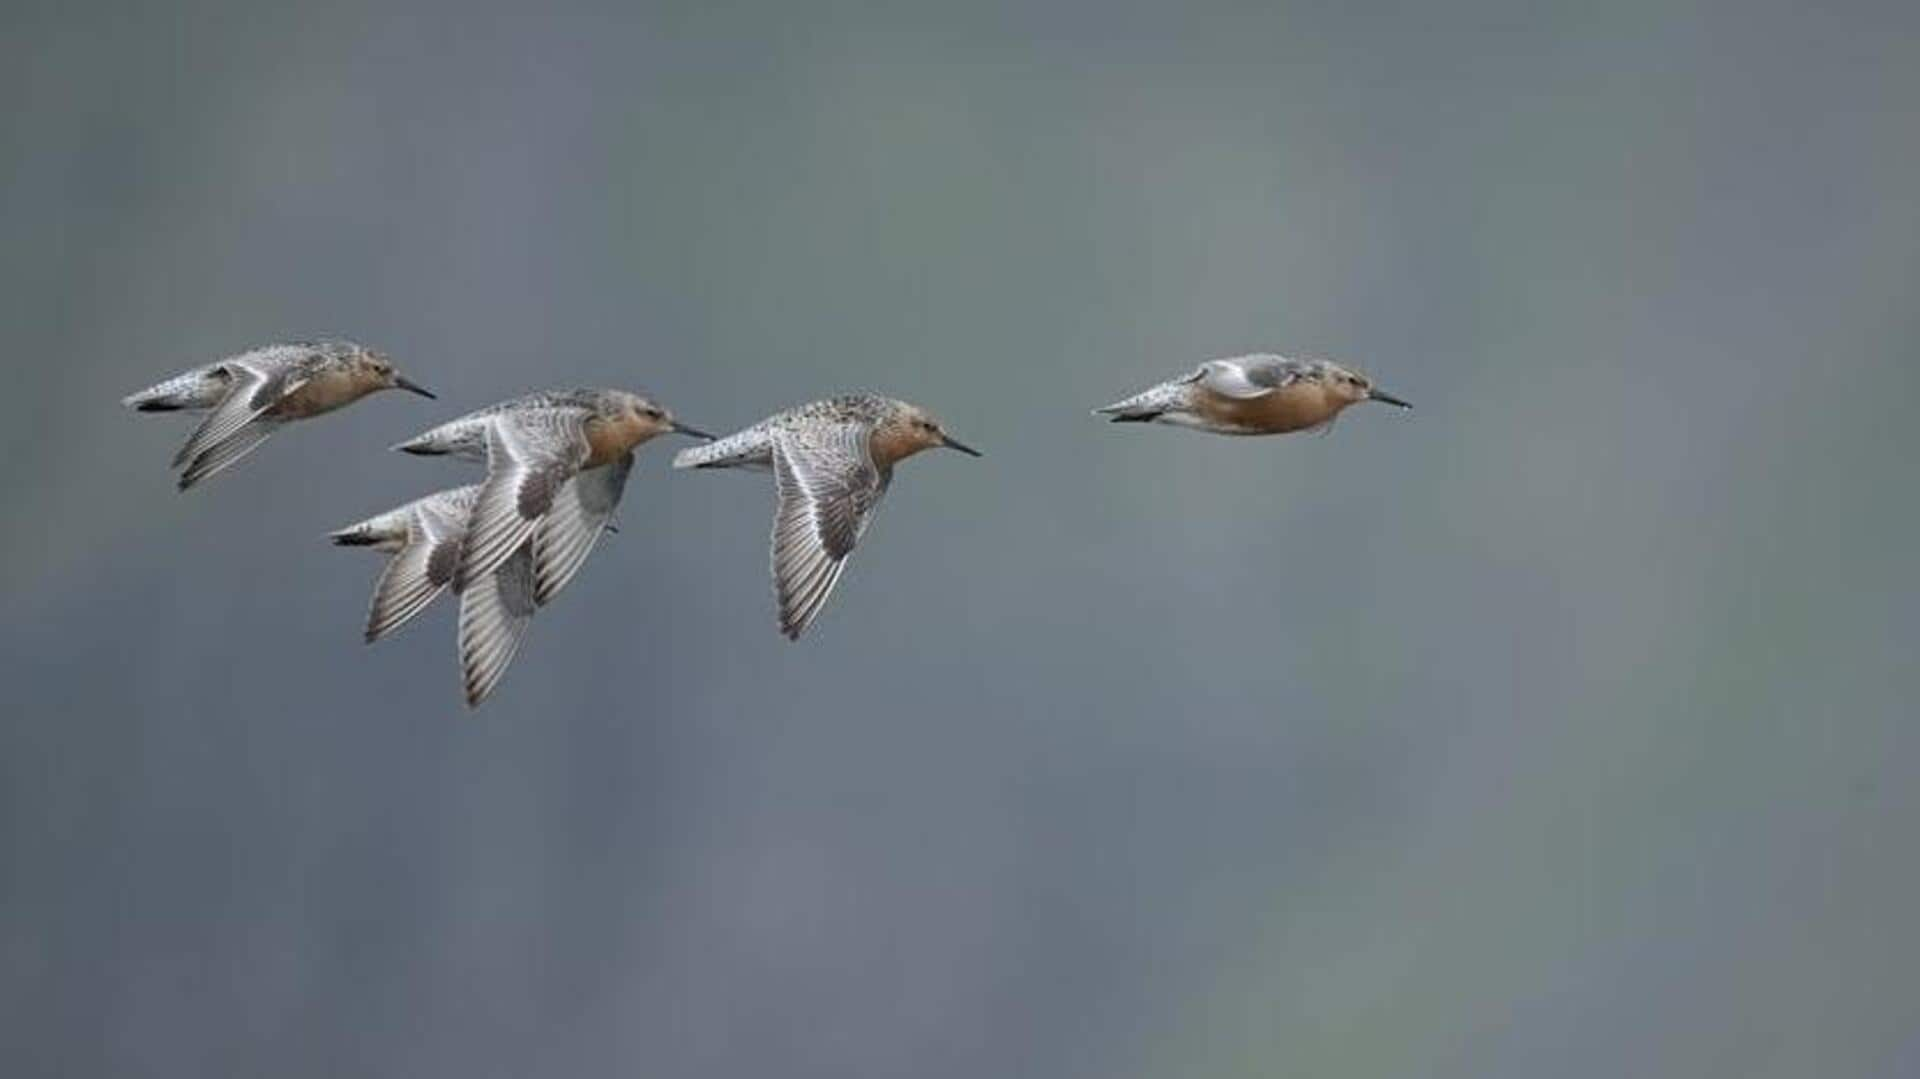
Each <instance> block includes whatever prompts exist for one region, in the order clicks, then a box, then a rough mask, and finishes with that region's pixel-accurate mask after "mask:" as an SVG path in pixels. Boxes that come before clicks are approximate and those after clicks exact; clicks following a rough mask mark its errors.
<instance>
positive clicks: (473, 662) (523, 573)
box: [460, 544, 536, 707]
mask: <svg viewBox="0 0 1920 1079" xmlns="http://www.w3.org/2000/svg"><path fill="white" fill-rule="evenodd" d="M535 606H536V605H535V603H534V599H533V551H532V548H531V547H530V546H529V545H527V544H522V545H520V546H519V547H517V548H515V549H514V550H513V552H512V553H511V554H510V555H509V556H508V558H507V559H506V561H504V562H502V563H501V564H500V565H499V567H498V568H497V569H496V570H495V571H494V572H493V573H491V574H488V575H487V576H486V577H484V578H480V579H476V580H475V581H473V582H472V583H471V584H470V585H468V586H467V588H466V590H465V591H463V592H461V593H460V673H461V678H462V681H463V683H464V686H465V689H466V695H467V705H468V706H469V707H478V706H479V704H480V702H481V701H484V700H486V699H487V696H488V695H489V694H491V693H492V692H493V689H494V687H495V686H497V685H499V684H500V678H501V676H502V675H504V674H506V673H507V667H508V666H509V665H510V664H512V663H513V657H514V655H515V654H516V653H518V652H519V651H520V642H521V641H522V640H524V639H525V638H526V635H527V627H528V626H529V625H530V624H532V622H533V612H534V608H535Z"/></svg>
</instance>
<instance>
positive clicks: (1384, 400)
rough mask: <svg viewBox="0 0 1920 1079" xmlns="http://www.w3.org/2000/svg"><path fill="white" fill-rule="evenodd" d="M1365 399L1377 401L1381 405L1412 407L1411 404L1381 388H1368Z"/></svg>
mask: <svg viewBox="0 0 1920 1079" xmlns="http://www.w3.org/2000/svg"><path fill="white" fill-rule="evenodd" d="M1367 400H1369V401H1378V402H1380V403H1381V404H1383V405H1392V406H1393V407H1395V408H1412V407H1413V406H1412V405H1410V404H1408V403H1406V402H1405V401H1402V400H1401V399H1399V398H1398V397H1395V396H1394V395H1392V394H1390V393H1387V392H1385V391H1383V390H1368V391H1367Z"/></svg>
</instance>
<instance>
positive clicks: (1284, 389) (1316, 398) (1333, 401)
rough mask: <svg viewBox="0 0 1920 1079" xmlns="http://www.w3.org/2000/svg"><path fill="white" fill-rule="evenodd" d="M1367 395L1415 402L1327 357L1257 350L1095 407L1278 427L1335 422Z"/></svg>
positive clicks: (1115, 415)
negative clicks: (1302, 357) (1295, 356)
mask: <svg viewBox="0 0 1920 1079" xmlns="http://www.w3.org/2000/svg"><path fill="white" fill-rule="evenodd" d="M1361 401H1380V402H1382V403H1384V404H1389V405H1395V406H1398V407H1400V408H1412V407H1413V406H1412V405H1409V404H1408V403H1406V402H1405V401H1402V400H1401V399H1400V398H1398V397H1395V396H1393V395H1392V394H1390V393H1386V392H1384V391H1382V390H1379V389H1376V388H1375V387H1374V385H1373V380H1372V379H1370V378H1368V377H1367V376H1365V375H1363V374H1361V373H1360V372H1358V371H1354V370H1351V369H1349V368H1346V367H1342V366H1340V365H1339V364H1337V363H1333V362H1331V361H1329V360H1290V359H1288V358H1286V357H1285V356H1274V355H1268V354H1258V355H1253V356H1239V357H1236V358H1234V359H1229V360H1208V361H1207V362H1206V363H1203V364H1201V365H1200V366H1199V367H1198V368H1195V369H1194V371H1193V372H1192V373H1190V374H1187V375H1185V376H1182V377H1180V378H1175V379H1169V380H1168V381H1166V382H1162V383H1160V384H1159V385H1158V386H1155V387H1153V388H1152V389H1150V390H1147V391H1145V392H1144V393H1139V394H1135V395H1134V396H1132V397H1129V398H1127V399H1126V400H1124V401H1119V402H1117V403H1115V404H1111V405H1108V406H1107V407H1105V408H1098V409H1095V410H1094V415H1096V416H1110V417H1112V419H1113V422H1115V423H1169V424H1173V425H1175V426H1177V427H1194V428H1198V429H1199V430H1202V431H1212V432H1213V433H1214V434H1218V435H1278V434H1285V433H1286V432H1288V431H1301V430H1306V429H1310V428H1315V427H1322V428H1324V427H1329V426H1331V425H1332V423H1333V421H1334V419H1335V418H1336V417H1338V416H1339V415H1340V411H1341V410H1342V409H1344V408H1346V407H1347V406H1348V405H1352V404H1357V403H1358V402H1361Z"/></svg>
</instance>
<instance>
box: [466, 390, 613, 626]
mask: <svg viewBox="0 0 1920 1079" xmlns="http://www.w3.org/2000/svg"><path fill="white" fill-rule="evenodd" d="M586 418H587V413H586V411H585V410H584V409H578V408H539V409H522V410H516V411H513V412H505V413H501V414H500V415H498V416H495V417H494V418H493V420H492V422H490V423H489V424H488V425H487V479H486V482H485V483H483V484H481V485H480V496H479V498H478V499H476V500H475V502H474V505H473V515H472V517H471V519H470V520H469V521H468V523H467V536H466V540H465V542H464V544H463V546H462V548H461V552H460V568H459V570H458V572H457V573H456V574H455V575H454V587H456V588H462V589H464V588H465V587H466V586H467V583H468V582H472V581H479V580H483V579H484V578H486V577H487V576H488V575H490V574H491V573H493V571H494V570H496V569H498V568H500V564H501V563H503V562H505V561H506V560H507V558H508V556H510V555H512V554H513V553H514V552H515V551H516V550H518V549H519V548H520V547H521V546H522V545H523V544H525V543H526V542H527V541H528V540H529V539H531V538H532V536H533V532H534V527H535V526H536V525H538V524H539V523H540V519H541V518H542V517H545V516H546V515H547V512H548V511H549V510H551V509H552V508H553V504H554V501H555V500H556V499H557V498H558V497H559V495H560V489H561V487H562V486H563V485H564V484H566V482H567V481H568V480H570V479H572V478H573V476H574V474H575V473H577V472H578V471H579V470H580V466H581V464H582V463H584V462H585V461H586V459H587V455H588V452H589V450H588V447H587V439H586V434H585V430H584V424H585V422H586Z"/></svg>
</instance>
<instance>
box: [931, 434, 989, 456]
mask: <svg viewBox="0 0 1920 1079" xmlns="http://www.w3.org/2000/svg"><path fill="white" fill-rule="evenodd" d="M940 444H941V445H942V446H945V447H946V448H948V449H950V450H959V451H960V452H961V453H964V454H966V455H967V456H968V457H979V456H982V454H981V453H980V451H979V450H976V449H974V448H973V447H972V446H969V445H967V444H966V443H965V442H962V441H960V440H959V439H957V438H955V437H953V436H952V435H944V434H943V435H941V436H940Z"/></svg>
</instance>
